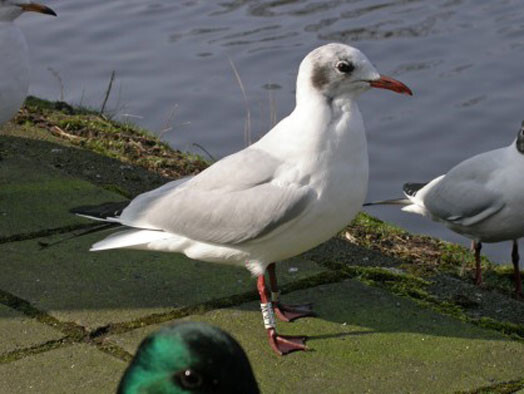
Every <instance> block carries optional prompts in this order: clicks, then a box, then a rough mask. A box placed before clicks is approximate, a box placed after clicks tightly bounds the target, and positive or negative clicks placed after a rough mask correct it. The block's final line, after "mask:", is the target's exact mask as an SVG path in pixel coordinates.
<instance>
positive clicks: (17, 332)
mask: <svg viewBox="0 0 524 394" xmlns="http://www.w3.org/2000/svg"><path fill="white" fill-rule="evenodd" d="M63 336H64V335H63V334H62V333H60V332H59V331H56V330H54V329H53V328H51V327H49V326H46V325H45V324H41V323H39V322H37V321H36V320H34V319H30V318H28V317H26V316H25V315H23V314H21V313H19V312H17V311H15V310H13V309H11V308H8V307H7V306H4V305H2V304H0V355H1V354H5V353H9V352H13V351H15V350H20V349H24V348H28V347H31V346H35V345H40V344H43V343H45V342H48V341H51V340H55V339H60V338H62V337H63Z"/></svg>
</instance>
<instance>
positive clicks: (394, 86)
mask: <svg viewBox="0 0 524 394" xmlns="http://www.w3.org/2000/svg"><path fill="white" fill-rule="evenodd" d="M372 87H375V88H382V89H389V90H393V91H395V92H397V93H402V94H408V95H412V92H411V90H410V89H409V88H408V87H407V86H406V85H404V84H403V83H401V82H399V81H397V80H394V79H393V78H390V77H386V76H383V75H380V74H379V73H378V71H377V70H376V69H375V67H374V66H373V64H371V62H370V61H369V60H368V58H367V57H366V56H365V55H364V54H363V53H362V52H360V51H359V50H358V49H356V48H353V47H351V46H349V45H344V44H338V43H332V44H327V45H323V46H321V47H318V48H316V49H314V50H313V51H311V52H310V53H309V54H308V55H307V56H306V57H305V58H304V60H303V61H302V63H301V64H300V68H299V72H298V78H297V101H298V100H300V98H301V96H302V95H304V94H311V92H315V93H320V94H322V95H323V96H325V97H326V98H328V99H330V100H332V99H336V98H338V97H343V96H349V97H356V96H358V95H359V94H361V93H363V92H365V91H367V90H369V89H370V88H372Z"/></svg>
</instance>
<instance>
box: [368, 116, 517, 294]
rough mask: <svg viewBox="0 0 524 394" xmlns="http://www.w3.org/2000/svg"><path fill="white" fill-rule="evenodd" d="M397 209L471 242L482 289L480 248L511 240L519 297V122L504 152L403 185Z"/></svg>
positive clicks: (474, 157) (475, 157)
mask: <svg viewBox="0 0 524 394" xmlns="http://www.w3.org/2000/svg"><path fill="white" fill-rule="evenodd" d="M403 189H404V194H405V198H400V199H395V200H385V201H378V202H373V203H368V204H365V206H370V205H381V204H398V205H402V206H403V208H402V210H403V211H406V212H413V213H417V214H419V215H423V216H427V217H429V218H430V219H432V220H434V221H436V222H440V223H443V224H444V225H445V226H446V227H448V228H449V229H450V230H452V231H454V232H456V233H458V234H462V235H464V236H465V237H467V238H469V239H471V240H472V246H471V247H472V250H473V251H474V254H475V265H476V269H475V283H476V284H477V285H480V284H482V269H481V258H480V252H481V248H482V243H493V242H502V241H512V245H513V247H512V252H511V259H512V263H513V272H514V274H513V275H514V280H515V293H516V295H517V296H522V282H521V277H520V268H519V253H518V242H517V241H518V239H519V238H522V237H524V122H522V126H521V128H520V130H519V132H518V135H517V138H516V139H515V140H514V141H513V142H512V143H511V144H510V145H509V146H507V147H505V148H500V149H495V150H492V151H489V152H485V153H481V154H479V155H476V156H473V157H471V158H469V159H467V160H464V161H463V162H461V163H459V164H458V165H456V166H455V167H453V168H452V169H451V170H450V171H449V172H448V173H447V174H445V175H441V176H439V177H437V178H435V179H433V180H432V181H430V182H428V183H406V184H405V185H404V187H403Z"/></svg>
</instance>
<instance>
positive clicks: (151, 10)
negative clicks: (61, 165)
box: [18, 0, 524, 262]
mask: <svg viewBox="0 0 524 394" xmlns="http://www.w3.org/2000/svg"><path fill="white" fill-rule="evenodd" d="M44 1H45V0H44ZM46 4H48V5H50V6H52V7H53V8H54V9H55V10H56V11H57V12H58V13H59V18H56V19H52V18H48V17H43V16H40V15H25V16H23V17H22V18H20V20H19V21H18V23H19V24H20V25H21V27H22V28H23V30H24V31H25V33H26V35H27V39H28V42H29V45H30V47H31V50H32V58H33V61H34V66H33V77H32V87H31V92H32V93H33V94H35V95H39V96H43V97H47V98H50V99H59V98H61V96H63V99H65V100H67V101H69V102H72V103H75V104H83V105H87V106H91V107H95V108H98V107H100V105H101V104H102V101H103V97H104V93H105V89H106V87H107V85H108V81H109V78H110V75H111V72H112V71H113V70H115V71H116V75H117V79H116V87H115V89H114V90H113V94H112V97H111V100H110V102H109V109H110V110H111V111H112V112H113V113H115V114H116V115H117V117H118V118H119V119H128V120H131V121H132V122H135V123H138V124H140V125H142V126H145V127H147V128H149V129H151V130H154V131H155V132H157V133H160V134H162V136H163V138H164V139H166V140H167V141H169V143H170V144H171V145H172V146H174V147H176V148H180V149H186V150H187V149H191V150H195V149H196V148H195V147H194V146H193V144H195V143H196V144H200V145H202V146H204V147H205V148H206V149H207V150H208V151H209V152H211V153H212V154H213V155H215V156H216V157H222V156H224V155H227V154H229V153H232V152H234V151H237V150H239V149H241V148H242V147H243V146H244V145H245V135H244V134H245V133H244V125H245V119H246V105H245V102H244V99H243V96H242V93H241V90H240V87H239V85H238V83H237V81H236V78H235V74H234V72H233V71H232V67H231V64H230V59H231V61H232V62H233V63H234V64H235V66H236V68H237V70H238V73H239V74H240V76H241V79H242V81H243V85H244V88H245V91H246V95H247V103H248V107H249V109H250V114H251V125H252V134H253V138H257V136H260V135H262V134H264V133H265V132H266V131H267V130H268V129H269V128H270V126H271V124H272V122H273V120H274V118H275V117H276V118H277V119H280V118H282V117H283V116H285V115H286V114H287V113H289V111H290V110H291V109H292V108H293V106H294V84H295V76H296V70H297V67H298V64H299V62H300V60H301V59H302V58H303V57H304V55H305V54H306V53H307V52H308V51H309V50H311V49H313V48H314V47H316V46H319V45H321V44H324V43H327V42H330V41H340V42H344V43H348V44H351V45H354V46H357V47H358V48H360V49H361V50H363V51H364V52H365V53H366V54H367V55H368V57H369V58H370V59H371V60H372V62H373V63H374V64H375V65H376V66H377V68H378V70H379V71H380V72H382V73H384V74H390V75H393V76H395V77H396V78H398V79H400V80H402V81H403V82H405V83H406V84H408V85H409V86H410V87H411V88H412V89H413V90H414V91H415V96H414V97H412V98H410V97H404V96H400V95H396V94H393V93H390V92H386V91H373V92H369V93H367V94H366V95H365V96H363V97H362V99H361V110H362V112H363V115H364V119H365V122H366V126H367V131H368V139H369V150H370V165H371V178H370V189H369V199H377V198H386V197H397V196H400V190H401V185H402V183H403V182H405V181H424V180H428V179H430V178H433V177H435V176H437V175H440V174H441V173H443V172H445V171H447V170H448V169H449V168H451V167H452V166H453V165H455V164H456V163H458V162H459V161H461V160H463V159H465V158H467V157H469V156H471V155H474V154H476V153H480V152H483V151H486V150H490V149H494V148H497V147H501V146H504V145H508V144H509V143H511V141H512V140H513V139H514V137H515V136H516V133H517V130H518V127H519V125H520V121H521V120H523V119H524V67H523V66H524V3H523V2H522V1H521V0H498V1H491V0H431V1H430V0H397V1H394V0H389V1H388V0H322V1H319V0H316V1H312V0H311V1H309V0H306V1H297V0H272V1H268V0H236V1H235V0H231V1H227V0H224V1H208V0H200V1H198V0H187V1H178V0H177V1H174V0H154V1H145V0H111V1H107V0H68V1H65V0H54V1H52V0H48V1H47V2H46ZM371 213H372V214H374V215H377V216H378V217H380V218H383V219H385V220H388V221H391V222H394V223H396V224H398V225H400V226H403V227H405V228H407V229H409V230H411V231H415V232H419V233H427V234H431V235H435V236H438V237H441V238H445V239H448V240H453V241H462V242H464V243H465V241H464V240H463V239H462V238H461V237H459V236H455V235H454V234H452V233H451V232H449V231H448V230H446V229H444V228H443V227H442V226H440V225H437V224H433V223H431V222H429V221H428V220H426V219H424V218H420V217H418V216H414V215H410V214H405V213H401V212H399V210H398V209H397V208H395V207H380V208H373V209H372V210H371ZM509 248H510V245H509V244H503V245H499V246H488V247H486V248H485V250H486V252H487V253H488V254H490V255H491V256H493V257H495V258H497V259H498V260H500V261H505V262H507V261H509V252H510V251H509Z"/></svg>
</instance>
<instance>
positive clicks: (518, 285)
mask: <svg viewBox="0 0 524 394" xmlns="http://www.w3.org/2000/svg"><path fill="white" fill-rule="evenodd" d="M511 260H512V261H513V273H514V278H515V295H516V296H517V298H520V297H522V280H521V278H520V267H519V260H520V256H519V244H518V243H517V240H515V241H513V250H512V251H511Z"/></svg>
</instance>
